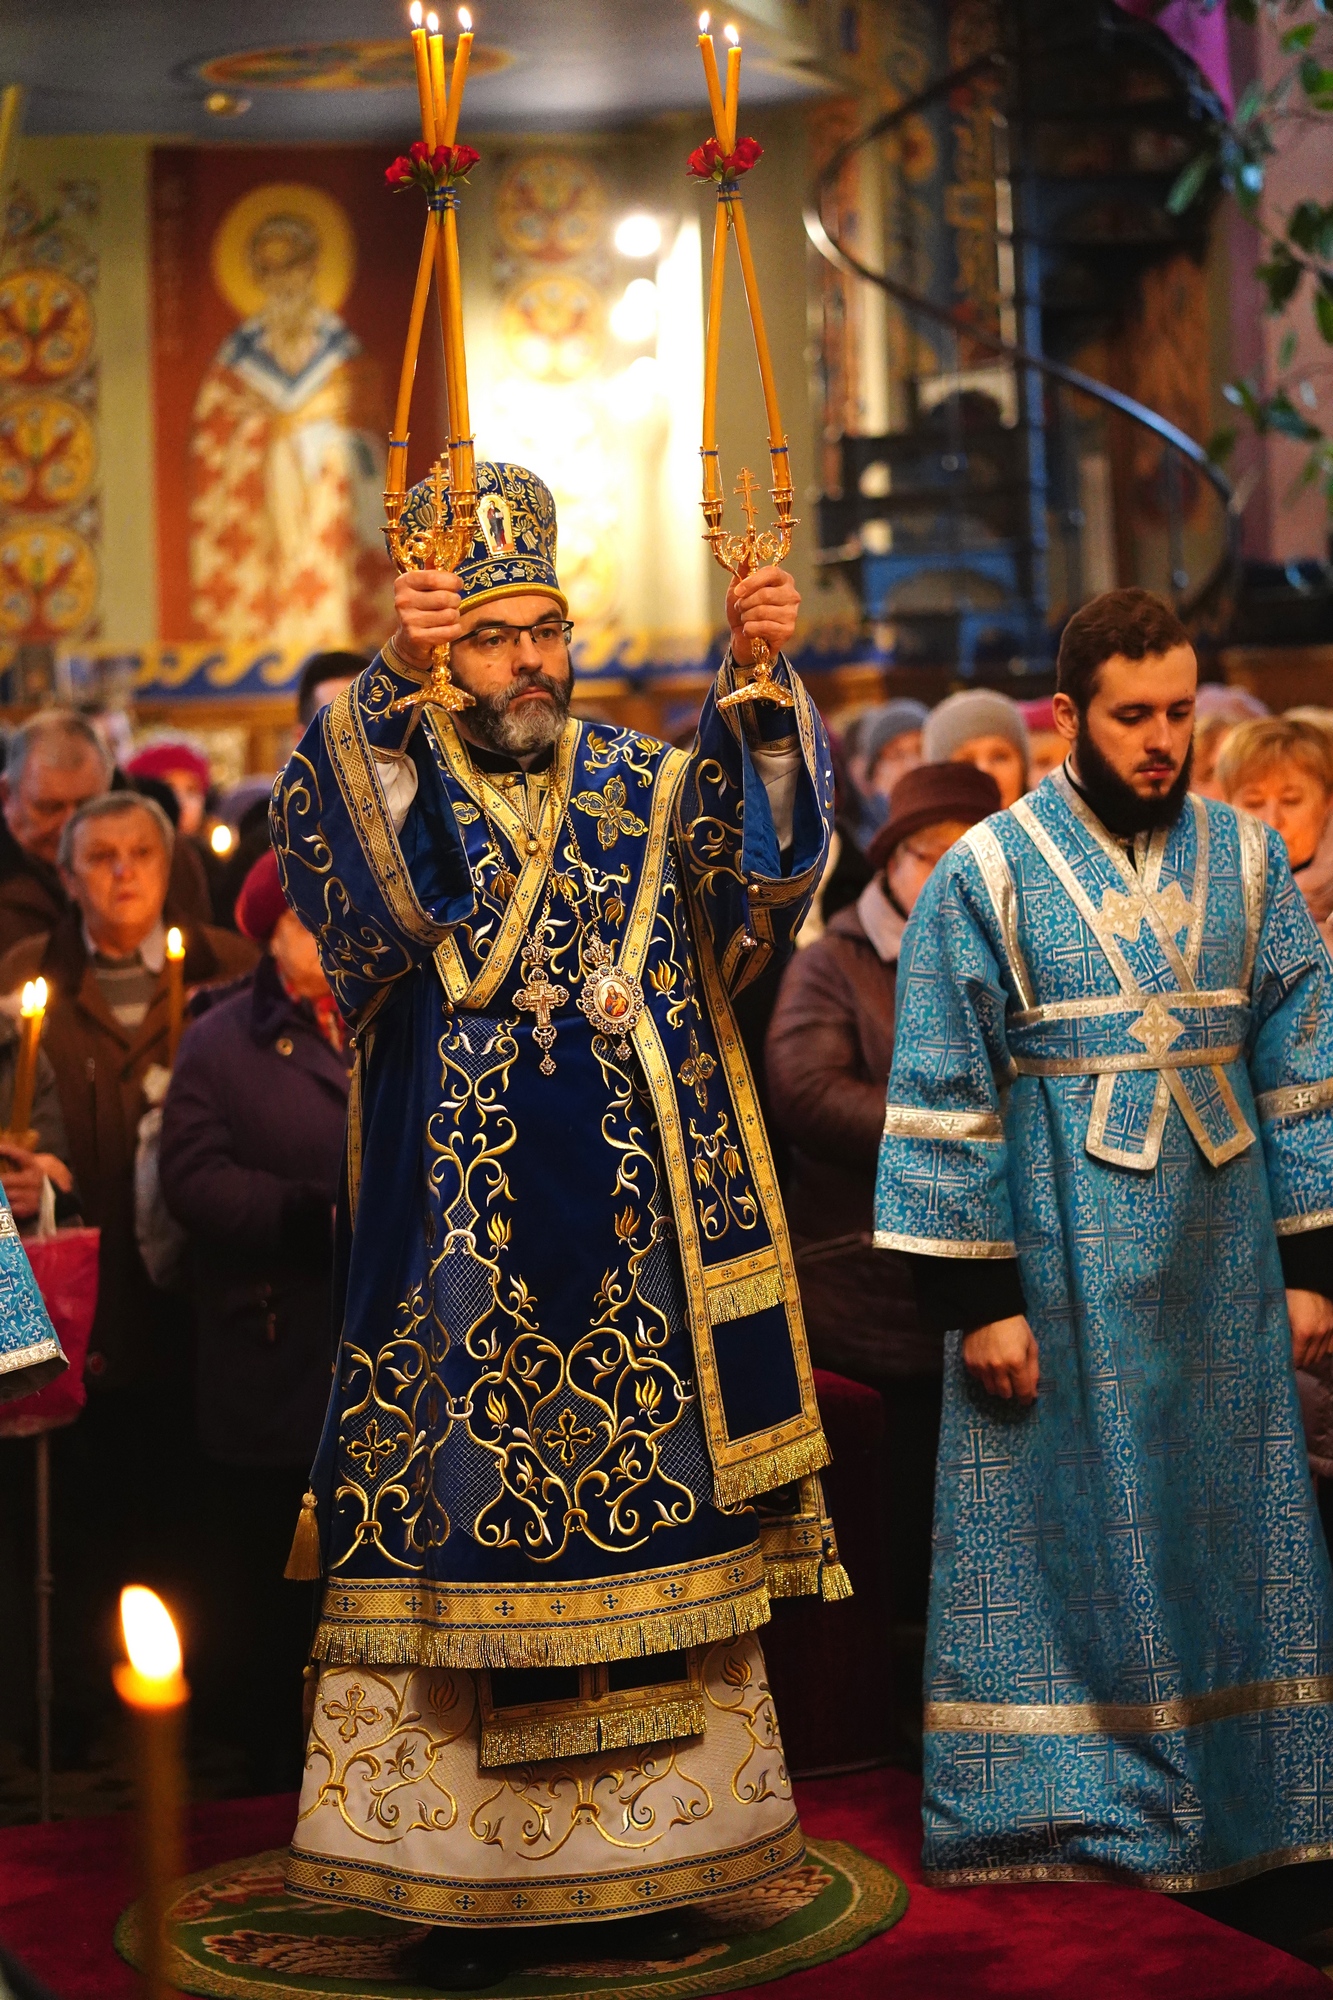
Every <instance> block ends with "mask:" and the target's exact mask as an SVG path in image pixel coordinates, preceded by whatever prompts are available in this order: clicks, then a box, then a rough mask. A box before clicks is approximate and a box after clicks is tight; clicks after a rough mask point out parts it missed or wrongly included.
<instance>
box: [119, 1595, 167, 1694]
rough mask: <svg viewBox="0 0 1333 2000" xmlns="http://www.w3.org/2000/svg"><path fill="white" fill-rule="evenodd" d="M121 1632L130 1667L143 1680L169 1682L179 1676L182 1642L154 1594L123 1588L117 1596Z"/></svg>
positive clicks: (159, 1600) (163, 1605)
mask: <svg viewBox="0 0 1333 2000" xmlns="http://www.w3.org/2000/svg"><path fill="white" fill-rule="evenodd" d="M120 1629H121V1631H122V1632H123V1633H124V1635H125V1651H126V1652H127V1653H128V1654H129V1656H130V1665H131V1666H132V1667H133V1668H134V1671H135V1672H136V1673H137V1674H142V1675H143V1677H144V1679H145V1680H149V1681H169V1680H171V1679H172V1678H173V1677H174V1676H175V1675H176V1674H178V1673H179V1672H180V1669H181V1642H180V1640H179V1639H178V1638H177V1636H176V1627H175V1626H174V1625H173V1624H172V1622H171V1613H170V1612H169V1611H168V1610H167V1607H166V1605H165V1604H164V1603H163V1602H162V1599H161V1598H160V1597H159V1596H158V1595H157V1592H156V1591H153V1590H146V1589H145V1588H144V1586H143V1585H142V1584H141V1583H130V1584H126V1586H125V1588H124V1590H122V1591H121V1593H120Z"/></svg>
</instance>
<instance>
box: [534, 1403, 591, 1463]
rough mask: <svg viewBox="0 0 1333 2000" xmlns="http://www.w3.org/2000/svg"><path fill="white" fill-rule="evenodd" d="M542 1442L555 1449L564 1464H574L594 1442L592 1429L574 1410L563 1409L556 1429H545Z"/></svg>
mask: <svg viewBox="0 0 1333 2000" xmlns="http://www.w3.org/2000/svg"><path fill="white" fill-rule="evenodd" d="M542 1443H543V1444H544V1445H545V1446H546V1447H547V1449H548V1450H550V1451H553V1452H554V1453H555V1455H556V1457H557V1458H558V1459H559V1460H560V1463H561V1464H562V1465H572V1464H573V1463H574V1460H575V1459H576V1458H577V1457H578V1455H579V1453H580V1452H581V1451H582V1450H584V1448H585V1447H586V1446H587V1445H590V1444H591V1443H592V1431H591V1429H590V1428H589V1426H588V1425H587V1424H581V1423H579V1421H578V1418H577V1417H576V1416H575V1415H574V1412H573V1411H572V1410H562V1411H561V1412H560V1418H559V1421H558V1423H557V1424H556V1426H555V1428H554V1430H549V1431H543V1433H542Z"/></svg>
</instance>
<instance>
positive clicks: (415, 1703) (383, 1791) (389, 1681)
mask: <svg viewBox="0 0 1333 2000" xmlns="http://www.w3.org/2000/svg"><path fill="white" fill-rule="evenodd" d="M363 1681H365V1682H369V1684H370V1686H371V1688H372V1691H373V1692H374V1694H375V1697H376V1705H375V1706H371V1705H370V1704H369V1702H368V1700H367V1696H366V1692H365V1688H364V1687H363V1685H362V1683H363ZM475 1716H476V1701H475V1697H474V1694H473V1688H472V1682H471V1680H470V1678H469V1677H468V1676H467V1675H466V1674H434V1675H430V1676H422V1677H414V1676H412V1675H409V1674H387V1673H375V1672H373V1671H370V1670H364V1671H360V1670H359V1671H358V1673H357V1675H356V1677H355V1678H354V1679H352V1680H350V1683H349V1678H348V1676H346V1675H336V1674H335V1675H329V1674H326V1675H325V1676H324V1677H323V1679H322V1680H321V1682H320V1688H319V1693H318V1696H317V1698H316V1702H315V1718H314V1723H313V1726H312V1728H311V1731H310V1742H309V1745H308V1747H307V1751H306V1780H305V1789H304V1790H303V1792H302V1795H301V1804H302V1812H301V1818H302V1819H307V1818H309V1816H310V1815H311V1814H312V1813H314V1812H318V1811H319V1809H320V1807H321V1806H330V1807H332V1808H333V1810H334V1811H336V1813H337V1814H338V1817H339V1818H340V1819H341V1820H342V1822H343V1824H344V1825H345V1826H346V1827H347V1828H348V1829H349V1830H350V1831H351V1832H352V1833H354V1834H356V1835H357V1836H358V1838H359V1839H362V1840H366V1841H371V1842H373V1843H374V1844H376V1845H377V1846H389V1845H391V1844H392V1843H393V1842H395V1841H398V1840H400V1839H401V1838H402V1836H403V1835H404V1834H405V1833H410V1832H413V1831H416V1830H420V1831H422V1832H427V1833H447V1832H448V1830H449V1828H450V1827H452V1826H453V1824H454V1822H455V1821H456V1820H457V1818H458V1799H457V1797H456V1795H455V1793H454V1792H453V1791H451V1790H450V1789H449V1788H448V1787H447V1786H446V1785H445V1784H444V1783H443V1781H442V1778H441V1775H440V1764H441V1761H442V1759H443V1758H444V1755H445V1753H446V1751H447V1750H448V1749H449V1747H450V1745H451V1744H453V1743H456V1742H457V1741H458V1739H459V1737H460V1736H462V1735H463V1734H464V1733H465V1731H466V1730H468V1729H469V1728H470V1727H472V1726H474V1723H475ZM349 1722H350V1723H353V1725H354V1726H352V1727H351V1728H350V1730H349ZM362 1722H364V1723H365V1724H366V1726H367V1734H366V1735H365V1736H362V1735H361V1734H360V1726H359V1725H360V1723H362ZM329 1725H332V1727H330V1726H329ZM340 1744H341V1745H342V1746H343V1747H341V1748H340V1747H339V1746H340ZM353 1771H355V1773H356V1780H357V1781H356V1786H355V1792H356V1800H355V1816H354V1815H353V1811H352V1808H351V1803H350V1800H351V1794H350V1791H349V1785H348V1778H349V1776H350V1774H351V1773H352V1772H353Z"/></svg>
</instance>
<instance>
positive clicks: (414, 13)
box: [407, 0, 422, 28]
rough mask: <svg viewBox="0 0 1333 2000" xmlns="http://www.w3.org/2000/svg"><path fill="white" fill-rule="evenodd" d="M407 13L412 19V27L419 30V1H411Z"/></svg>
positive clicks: (420, 17)
mask: <svg viewBox="0 0 1333 2000" xmlns="http://www.w3.org/2000/svg"><path fill="white" fill-rule="evenodd" d="M407 11H408V13H409V14H410V15H411V17H412V26H413V27H414V28H419V27H420V26H421V19H422V16H421V0H412V5H411V6H410V7H409V8H408V10H407Z"/></svg>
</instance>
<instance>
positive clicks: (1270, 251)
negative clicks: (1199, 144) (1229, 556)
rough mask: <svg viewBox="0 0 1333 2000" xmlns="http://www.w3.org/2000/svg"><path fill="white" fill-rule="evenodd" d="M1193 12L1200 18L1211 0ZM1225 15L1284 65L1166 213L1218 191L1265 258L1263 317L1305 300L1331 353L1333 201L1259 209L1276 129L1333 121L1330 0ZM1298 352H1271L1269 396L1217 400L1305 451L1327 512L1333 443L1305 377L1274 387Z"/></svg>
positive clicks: (1233, 390)
mask: <svg viewBox="0 0 1333 2000" xmlns="http://www.w3.org/2000/svg"><path fill="white" fill-rule="evenodd" d="M1198 4H1200V5H1202V6H1203V7H1204V9H1205V10H1206V11H1207V10H1208V7H1209V0H1198ZM1228 8H1229V12H1230V13H1231V14H1232V15H1233V16H1235V17H1236V18H1237V19H1238V20H1241V21H1245V22H1247V23H1249V24H1250V25H1251V26H1254V27H1256V28H1258V29H1259V30H1260V32H1263V31H1264V30H1265V29H1267V30H1268V31H1269V32H1274V33H1276V34H1277V37H1278V48H1279V50H1280V52H1281V54H1282V55H1283V56H1285V57H1287V58H1289V61H1288V63H1287V65H1286V67H1285V68H1284V69H1283V71H1282V73H1281V75H1279V76H1278V77H1277V79H1276V80H1275V81H1274V82H1273V83H1271V84H1267V85H1265V84H1263V83H1261V82H1258V81H1256V82H1254V83H1252V84H1250V86H1249V87H1248V89H1247V90H1246V91H1245V92H1244V94H1243V96H1242V97H1241V99H1240V102H1239V103H1238V104H1237V106H1236V109H1235V113H1234V115H1233V117H1232V118H1231V120H1230V122H1229V123H1228V124H1226V125H1224V126H1221V127H1220V128H1219V129H1218V130H1217V132H1216V133H1215V135H1214V137H1213V139H1212V140H1211V141H1210V143H1209V144H1208V145H1207V146H1205V147H1204V148H1203V150H1202V151H1201V152H1199V153H1197V154H1196V155H1195V156H1194V158H1193V159H1191V160H1189V161H1188V162H1187V163H1186V165H1185V166H1184V167H1183V168H1182V170H1181V172H1180V174H1179V175H1178V177H1177V179H1176V181H1175V184H1174V186H1173V187H1172V189H1171V191H1170V193H1169V195H1168V196H1167V207H1168V208H1169V209H1170V211H1171V213H1172V214H1173V215H1180V214H1183V212H1184V211H1185V210H1186V209H1187V208H1189V207H1190V205H1191V204H1192V203H1193V202H1195V201H1197V200H1198V198H1199V197H1200V195H1201V194H1202V193H1203V192H1204V190H1205V188H1207V187H1208V186H1210V185H1211V184H1213V183H1217V184H1220V186H1221V187H1223V188H1224V189H1225V190H1226V192H1227V193H1228V194H1230V195H1231V196H1232V197H1233V198H1234V200H1235V202H1236V204H1237V206H1238V207H1239V209H1240V211H1241V213H1242V214H1243V215H1244V216H1245V217H1246V219H1247V220H1248V221H1250V222H1251V223H1252V224H1253V225H1254V227H1255V228H1256V229H1257V230H1258V232H1259V234H1260V237H1261V240H1262V242H1263V245H1264V256H1263V258H1262V261H1261V262H1260V263H1259V264H1258V265H1256V267H1255V275H1256V277H1258V279H1259V281H1260V283H1261V284H1262V285H1263V287H1264V291H1265V293H1266V295H1267V301H1268V311H1269V312H1270V314H1272V315H1273V316H1275V317H1276V316H1277V315H1279V314H1281V313H1285V312H1287V311H1288V310H1289V309H1290V308H1291V307H1292V306H1293V305H1295V304H1296V302H1297V301H1298V299H1299V298H1301V297H1302V295H1304V296H1306V297H1308V299H1309V301H1310V307H1311V313H1312V317H1313V321H1314V325H1315V327H1316V329H1317V331H1318V333H1319V336H1320V339H1321V340H1323V341H1324V343H1325V344H1326V345H1327V346H1329V347H1330V348H1333V201H1330V202H1327V203H1325V202H1320V201H1317V200H1305V201H1300V202H1297V204H1296V206H1295V207H1294V208H1293V209H1292V210H1291V212H1290V214H1289V215H1288V216H1287V217H1286V218H1285V221H1281V222H1276V221H1275V219H1274V218H1273V217H1271V216H1270V215H1269V214H1268V213H1266V212H1265V209H1264V206H1263V195H1264V191H1265V184H1266V181H1267V175H1268V162H1269V161H1270V160H1272V159H1273V157H1274V155H1275V154H1276V152H1277V150H1278V131H1279V128H1280V126H1281V125H1282V124H1283V123H1284V122H1290V121H1294V120H1300V121H1302V122H1308V121H1309V120H1311V119H1314V120H1317V121H1319V122H1320V123H1322V122H1323V121H1324V120H1325V119H1327V118H1328V117H1329V116H1330V114H1333V66H1331V64H1333V19H1331V18H1330V14H1331V10H1333V0H1228ZM1297 16H1302V17H1304V18H1294V17H1297ZM1307 281H1308V283H1307ZM1296 347H1297V337H1296V334H1295V332H1294V331H1293V330H1291V329H1290V328H1289V329H1288V331H1287V332H1286V334H1285V335H1284V336H1283V340H1282V344H1281V346H1280V348H1279V350H1278V376H1279V380H1278V383H1277V385H1276V387H1274V388H1273V389H1271V390H1269V391H1268V392H1267V393H1264V392H1262V391H1261V390H1260V389H1259V387H1258V386H1257V385H1256V384H1255V383H1254V382H1253V381H1250V380H1246V379H1242V380H1239V381H1235V382H1228V383H1227V384H1226V385H1225V387H1224V388H1223V391H1222V393H1223V395H1224V396H1225V397H1226V399H1227V401H1228V402H1229V403H1230V404H1231V405H1232V406H1233V408H1235V409H1236V410H1237V411H1239V412H1240V414H1241V416H1242V417H1243V418H1244V419H1245V420H1246V422H1247V423H1248V424H1249V425H1250V427H1251V429H1252V430H1253V431H1254V432H1255V434H1256V435H1258V436H1260V437H1263V436H1268V435H1276V436H1279V437H1287V438H1291V439H1293V440H1295V441H1296V442H1297V443H1300V444H1305V445H1308V446H1309V447H1310V450H1309V452H1308V454H1307V457H1306V460H1305V464H1304V466H1303V468H1302V471H1301V473H1300V476H1299V478H1298V481H1297V485H1298V486H1301V485H1305V486H1312V485H1315V484H1318V485H1319V486H1320V487H1321V488H1322V490H1323V493H1324V497H1325V499H1326V501H1327V503H1328V506H1329V509H1330V512H1333V437H1330V436H1329V435H1328V433H1327V432H1326V431H1325V430H1324V428H1323V427H1322V425H1321V424H1320V423H1319V422H1318V421H1317V420H1316V415H1315V413H1316V412H1317V410H1318V406H1319V398H1318V394H1317V391H1316V390H1315V387H1314V384H1313V383H1312V382H1311V381H1310V380H1309V379H1308V378H1305V379H1302V380H1300V381H1298V382H1292V381H1290V380H1287V379H1281V378H1284V377H1287V376H1288V371H1289V370H1290V368H1291V365H1292V362H1293V360H1294V358H1295V354H1296ZM1238 435H1239V433H1238V430H1237V429H1236V427H1234V426H1227V427H1224V428H1223V429H1221V430H1219V431H1218V432H1217V433H1216V435H1215V436H1214V437H1213V438H1212V439H1211V440H1210V441H1209V445H1208V451H1209V454H1210V456H1211V457H1212V458H1214V459H1215V460H1216V461H1218V462H1219V463H1220V462H1222V461H1223V460H1224V459H1225V458H1226V457H1227V456H1228V455H1229V454H1230V452H1231V451H1232V449H1233V448H1234V446H1235V443H1236V439H1237V437H1238Z"/></svg>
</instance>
